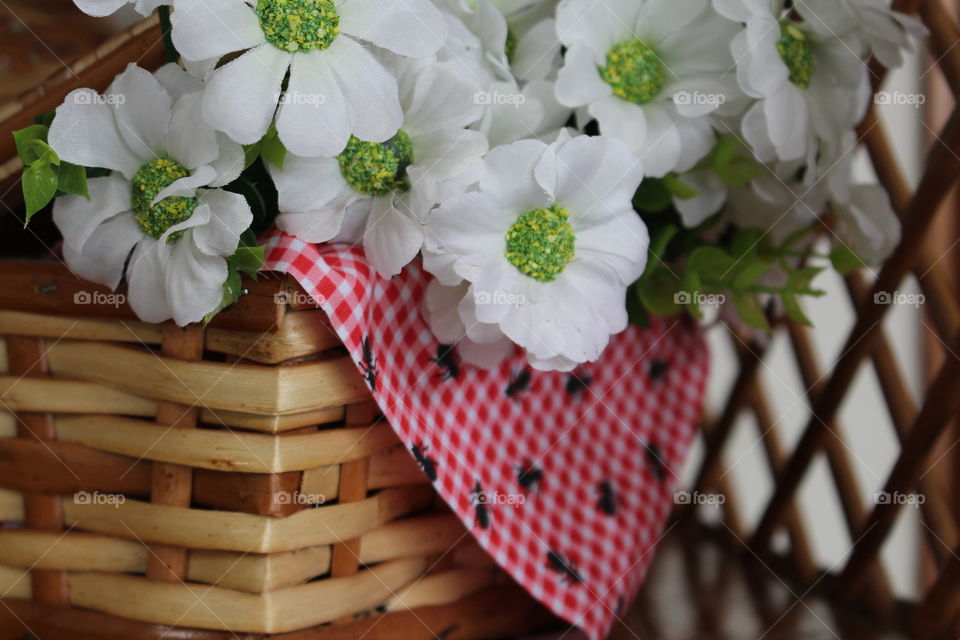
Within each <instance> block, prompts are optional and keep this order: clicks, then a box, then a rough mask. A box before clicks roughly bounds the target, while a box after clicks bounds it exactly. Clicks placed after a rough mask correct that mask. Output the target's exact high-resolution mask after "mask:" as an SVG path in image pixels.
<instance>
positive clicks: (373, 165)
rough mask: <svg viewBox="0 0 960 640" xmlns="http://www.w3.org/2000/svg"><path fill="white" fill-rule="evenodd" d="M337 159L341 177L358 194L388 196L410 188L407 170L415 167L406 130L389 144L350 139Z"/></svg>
mask: <svg viewBox="0 0 960 640" xmlns="http://www.w3.org/2000/svg"><path fill="white" fill-rule="evenodd" d="M337 159H338V160H339V162H340V174H341V175H342V176H343V178H344V180H346V181H347V183H348V184H349V185H350V186H351V187H353V189H354V191H356V192H358V193H362V194H365V195H368V196H385V195H387V194H388V193H390V192H391V191H394V190H400V191H405V190H406V189H408V188H409V186H410V184H409V182H408V181H407V167H409V166H410V165H411V164H413V143H412V142H410V136H408V135H407V132H406V131H404V130H403V129H400V130H399V131H397V135H395V136H393V137H392V138H390V139H389V140H387V141H386V142H364V141H363V140H359V139H358V138H356V137H355V136H350V141H349V142H347V147H346V149H344V150H343V153H341V154H340V156H339V157H338V158H337Z"/></svg>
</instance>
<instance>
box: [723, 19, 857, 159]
mask: <svg viewBox="0 0 960 640" xmlns="http://www.w3.org/2000/svg"><path fill="white" fill-rule="evenodd" d="M785 4H786V3H785V1H784V0H714V6H715V7H716V9H717V11H718V12H720V13H721V14H722V15H724V16H726V17H727V18H729V19H730V20H731V21H733V22H735V23H739V24H742V25H743V28H742V29H741V31H740V33H738V34H737V36H736V37H735V38H734V39H733V42H732V43H731V45H730V47H731V51H732V52H733V57H734V58H735V59H736V61H737V62H736V64H737V80H738V83H739V85H740V88H741V89H742V90H743V91H744V93H746V94H747V95H748V96H750V97H752V98H755V99H756V102H755V103H754V104H753V106H751V107H750V109H749V110H748V111H747V113H746V114H745V115H744V117H743V122H742V129H743V135H744V137H745V138H746V140H747V142H749V143H750V146H751V147H752V148H753V150H754V152H755V153H756V155H757V157H758V158H759V159H760V160H761V161H764V162H770V161H773V160H775V159H779V160H784V161H792V160H798V159H801V158H805V159H807V160H808V161H809V163H810V164H811V165H812V164H813V163H814V161H815V156H816V154H817V152H818V150H819V149H818V142H819V141H832V140H835V139H836V138H837V137H838V136H839V135H840V134H841V133H842V132H843V130H844V129H846V128H848V127H850V126H852V125H853V124H855V123H854V122H848V121H846V118H845V117H843V116H844V115H845V114H846V113H848V112H849V107H848V105H849V104H850V103H851V102H852V101H854V100H856V99H857V97H858V96H860V95H862V91H861V87H862V86H863V85H864V82H865V80H866V74H867V69H866V66H865V64H864V62H863V60H862V59H861V58H860V56H859V55H858V53H857V51H856V49H854V48H853V47H854V46H856V45H855V43H851V42H848V40H849V38H844V37H841V36H838V35H837V34H836V33H834V32H833V31H832V30H831V29H830V27H829V26H828V25H827V24H825V23H824V22H823V21H822V20H821V19H820V18H819V17H818V16H817V15H816V13H815V12H813V11H812V10H811V9H810V7H809V5H807V4H806V3H803V2H800V3H796V4H795V5H794V6H793V7H790V8H788V7H786V6H785ZM797 17H800V18H802V20H798V19H795V18H797Z"/></svg>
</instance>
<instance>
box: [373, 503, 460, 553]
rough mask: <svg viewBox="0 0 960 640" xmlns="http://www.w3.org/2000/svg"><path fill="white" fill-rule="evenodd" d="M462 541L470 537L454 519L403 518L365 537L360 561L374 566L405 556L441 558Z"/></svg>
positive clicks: (432, 516) (447, 516)
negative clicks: (436, 556) (374, 564)
mask: <svg viewBox="0 0 960 640" xmlns="http://www.w3.org/2000/svg"><path fill="white" fill-rule="evenodd" d="M464 538H469V536H468V535H467V534H466V532H465V531H464V529H463V523H462V522H460V520H459V519H458V518H457V517H456V516H455V515H452V514H430V515H424V516H417V517H415V518H404V519H402V520H397V521H396V522H390V523H388V524H385V525H384V526H382V527H380V528H379V529H374V530H373V531H371V532H369V533H366V534H364V536H363V541H362V543H361V545H360V561H361V562H362V563H363V564H373V563H376V562H385V561H387V560H393V559H394V558H397V557H403V556H407V555H411V556H432V555H438V554H443V553H445V552H447V551H448V550H450V549H451V548H453V547H454V546H455V545H456V544H457V543H458V542H460V541H461V540H463V539H464ZM397 554H401V555H399V556H398V555H397Z"/></svg>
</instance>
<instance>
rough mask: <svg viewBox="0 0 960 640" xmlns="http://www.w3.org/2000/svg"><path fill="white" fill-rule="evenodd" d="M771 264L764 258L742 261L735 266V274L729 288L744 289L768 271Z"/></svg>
mask: <svg viewBox="0 0 960 640" xmlns="http://www.w3.org/2000/svg"><path fill="white" fill-rule="evenodd" d="M770 267H771V264H770V263H769V262H767V261H766V260H755V261H752V262H743V263H741V265H740V266H739V267H738V268H737V275H736V276H735V277H734V278H733V283H732V284H731V288H732V289H733V290H734V291H746V290H748V289H749V288H750V287H752V286H753V285H755V284H756V283H757V281H758V280H760V278H762V277H763V276H764V275H766V274H767V272H768V271H770Z"/></svg>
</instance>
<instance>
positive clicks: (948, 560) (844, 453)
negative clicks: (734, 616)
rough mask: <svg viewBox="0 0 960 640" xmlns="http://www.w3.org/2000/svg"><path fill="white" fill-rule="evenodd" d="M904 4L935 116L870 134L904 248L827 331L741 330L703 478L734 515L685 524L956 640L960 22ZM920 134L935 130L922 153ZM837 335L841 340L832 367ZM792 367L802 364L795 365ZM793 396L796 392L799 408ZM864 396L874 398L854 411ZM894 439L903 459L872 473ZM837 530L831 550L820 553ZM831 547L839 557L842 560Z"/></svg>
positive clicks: (866, 142)
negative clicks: (914, 20) (917, 26)
mask: <svg viewBox="0 0 960 640" xmlns="http://www.w3.org/2000/svg"><path fill="white" fill-rule="evenodd" d="M894 4H895V6H896V7H897V8H899V9H900V10H904V11H908V12H917V13H918V14H919V16H920V17H921V18H922V20H923V21H924V23H925V24H926V25H927V27H928V28H929V29H930V32H931V35H930V38H929V41H928V49H929V51H928V52H923V53H921V55H920V56H919V59H918V60H917V61H916V65H915V67H914V68H912V69H910V70H909V71H908V73H909V74H910V77H909V79H908V80H910V81H912V82H913V84H914V89H913V90H914V91H916V92H919V93H918V94H917V95H922V96H924V98H925V103H924V104H920V105H913V106H900V107H899V108H900V109H901V110H903V109H905V110H906V112H903V111H901V112H900V113H898V114H894V117H892V118H890V117H886V116H887V115H888V114H887V113H884V114H883V116H881V115H880V112H881V111H883V108H882V107H881V106H879V105H874V106H873V107H872V108H871V111H870V113H869V114H868V116H867V118H866V121H865V122H864V123H863V125H862V126H861V127H860V129H859V135H860V140H861V142H862V144H863V147H864V149H865V155H866V157H868V159H869V164H870V165H872V170H873V172H874V173H875V175H876V177H877V178H878V179H879V180H880V181H881V182H882V183H883V184H884V185H885V186H886V188H887V189H888V191H889V193H890V196H891V200H892V202H893V205H894V208H895V210H896V211H897V213H898V215H899V216H900V219H901V221H902V222H903V240H902V242H901V244H900V246H899V247H898V249H897V250H896V252H895V253H894V255H893V256H892V257H891V259H890V260H889V261H888V262H887V264H886V265H884V266H883V268H882V269H880V270H879V271H877V272H873V273H871V272H869V271H865V272H859V273H855V274H853V275H851V276H849V277H847V278H845V279H844V280H843V282H842V283H841V286H842V288H843V289H845V291H846V296H843V295H832V296H828V297H827V298H826V299H825V300H824V301H823V302H819V303H814V309H812V313H811V315H812V316H813V317H814V318H815V324H816V325H817V327H818V329H808V328H806V327H803V326H799V325H797V324H795V323H793V322H790V321H788V320H780V321H779V322H778V329H777V335H776V336H774V337H773V338H772V339H766V338H765V337H764V336H758V335H755V334H743V333H737V332H735V331H727V332H726V335H725V336H723V338H724V341H725V342H726V343H728V344H727V345H720V347H719V349H718V351H720V352H721V353H720V354H718V361H720V362H721V363H722V361H723V360H722V352H723V351H724V350H726V351H727V352H728V353H729V354H731V357H732V358H733V359H734V361H735V362H736V366H735V367H734V368H733V375H732V380H730V383H729V386H727V387H726V388H725V389H724V390H723V398H722V402H721V403H719V406H717V407H716V408H715V414H714V415H711V416H708V419H707V420H706V423H705V426H704V434H703V439H702V442H701V443H700V444H701V446H700V451H699V452H698V453H699V455H698V456H697V457H696V458H695V459H694V461H693V462H692V469H691V474H690V475H691V476H692V478H691V479H692V483H693V486H694V487H695V488H697V489H698V490H699V491H701V492H703V493H704V494H708V493H713V494H715V495H717V496H722V497H723V500H724V501H723V504H722V505H720V506H719V507H718V508H717V509H711V508H710V507H711V505H712V506H713V507H717V506H718V505H717V503H718V502H719V500H713V501H706V502H708V503H709V504H706V505H705V504H701V505H699V506H696V505H695V504H694V506H686V505H684V506H681V507H679V509H680V513H679V516H680V518H681V521H691V520H694V519H695V518H693V517H692V516H693V514H694V513H697V514H698V515H699V517H697V518H696V520H697V521H698V522H699V523H701V524H702V526H704V527H705V528H706V529H707V530H708V531H712V532H716V533H718V534H720V537H722V538H724V539H725V540H726V541H727V542H729V543H730V545H731V547H732V548H734V550H739V551H740V552H743V553H745V554H747V555H751V556H752V555H756V556H757V557H758V558H760V559H762V561H763V562H764V563H765V564H767V565H768V566H769V567H771V568H772V569H773V570H776V571H779V572H783V573H786V574H789V576H790V577H791V578H792V579H793V580H795V581H797V582H799V584H800V585H801V586H802V587H806V588H811V587H814V586H815V587H817V589H823V590H826V591H827V592H828V593H830V595H831V600H832V601H833V602H838V603H845V604H850V605H855V606H857V607H859V608H862V609H864V610H866V611H867V612H868V613H869V614H871V615H872V616H874V617H876V618H879V619H884V620H888V621H890V622H898V623H900V624H904V625H907V626H908V628H909V629H910V630H911V635H914V636H916V637H953V638H956V637H958V635H960V529H958V518H957V513H958V506H960V491H958V489H960V482H958V481H960V465H958V462H960V446H958V445H960V428H958V423H957V421H956V417H957V414H958V410H960V295H958V294H960V289H958V264H960V261H958V259H957V256H958V255H960V247H958V246H957V245H958V244H960V234H958V228H960V226H958V207H957V200H956V199H955V194H954V193H953V191H954V187H955V185H956V183H957V181H958V179H960V112H958V110H957V108H956V106H957V105H956V96H958V95H960V31H958V27H957V14H958V13H960V12H958V11H957V4H956V3H955V2H952V1H950V0H913V1H907V2H895V3H894ZM871 74H872V81H873V84H874V88H875V90H876V91H881V90H890V89H891V87H890V84H889V81H890V79H889V78H886V77H885V72H884V71H883V70H882V69H880V68H879V67H878V66H873V67H871ZM904 128H914V129H915V130H916V131H917V132H918V135H919V138H920V142H921V144H922V152H921V153H917V154H915V153H913V151H914V149H913V148H912V147H911V145H910V144H908V140H905V139H904V137H903V136H902V134H903V130H902V129H904ZM825 235H826V236H828V237H829V231H825ZM888 302H892V304H888ZM905 314H907V315H909V314H912V315H913V316H914V317H912V318H907V319H906V320H905V319H904V317H903V316H904V315H905ZM894 316H896V317H894ZM892 317H893V319H891V318H892ZM847 320H849V323H848V324H846V323H847ZM838 332H839V334H842V339H841V340H839V341H837V344H835V345H830V346H828V347H827V349H826V350H827V351H828V352H829V353H828V355H826V356H823V355H821V354H822V351H823V350H824V349H823V344H822V343H823V342H828V343H829V342H830V341H831V340H830V337H831V336H832V335H833V334H838ZM715 333H719V332H715ZM839 334H838V335H839ZM715 342H716V341H715ZM818 347H819V348H818ZM777 351H780V352H782V353H780V354H779V356H780V357H778V358H777V363H778V364H777V365H771V364H770V363H769V362H768V361H769V360H770V358H771V357H772V356H773V355H776V353H775V352H777ZM784 354H788V355H789V356H790V357H789V363H788V364H789V366H788V367H781V366H779V363H782V362H783V361H784V360H785V359H784V358H783V357H782V356H783V355H784ZM917 354H922V356H923V358H922V360H921V359H920V358H917V357H916V355H917ZM786 369H791V370H786ZM863 387H875V390H873V394H872V396H871V395H870V394H869V393H868V395H867V397H872V398H873V404H870V401H869V400H868V402H867V404H865V403H864V401H863V400H862V396H863V393H862V392H863ZM784 389H793V390H792V391H790V392H789V393H787V394H786V396H787V397H786V401H787V404H786V406H784V402H783V400H784V398H783V396H784V393H783V390H784ZM868 391H870V390H868ZM855 393H856V394H857V395H859V396H861V398H860V399H858V401H857V402H852V401H851V398H852V396H853V395H855ZM778 399H779V400H780V402H777V400H778ZM794 423H795V424H794ZM887 442H889V443H891V446H889V447H887V448H888V449H889V451H888V452H887V453H888V454H889V455H881V456H880V457H881V458H886V459H883V460H876V459H873V458H876V457H877V456H871V453H875V452H876V451H878V450H879V451H883V450H884V449H885V447H884V443H887ZM748 458H753V459H754V460H756V461H757V462H760V463H762V465H761V464H754V465H750V464H747V463H746V460H747V459H748ZM743 469H748V476H747V477H746V478H745V479H744V478H743V477H742V476H743ZM738 474H739V475H740V476H741V477H740V478H739V481H738ZM758 493H760V494H763V495H757V494H758ZM751 501H752V502H753V503H755V504H753V505H750V504H747V503H749V502H751ZM695 502H696V501H694V503H695ZM751 506H752V507H753V508H750V507H751ZM748 512H750V513H748ZM825 523H826V524H828V525H833V526H824V525H825ZM824 531H826V532H828V533H827V534H826V535H827V536H828V537H830V538H831V539H830V540H827V541H826V542H824V540H822V539H818V532H820V533H819V538H823V536H824V533H823V532H824ZM911 532H913V536H912V538H913V539H911ZM898 533H899V534H902V535H900V536H898V535H896V534H898ZM837 534H840V535H837ZM841 537H842V538H843V539H842V540H839V538H841ZM897 537H900V538H904V537H905V538H906V539H907V541H908V543H907V544H903V542H902V540H901V541H900V542H899V543H897V542H896V541H895V540H894V539H895V538H897ZM830 543H832V544H833V546H834V547H837V546H838V545H839V547H840V549H839V552H837V549H836V548H834V550H833V553H831V552H830V550H825V549H824V547H825V546H830ZM891 548H892V549H893V550H894V551H895V553H891ZM905 574H908V575H905ZM801 593H802V590H801Z"/></svg>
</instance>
